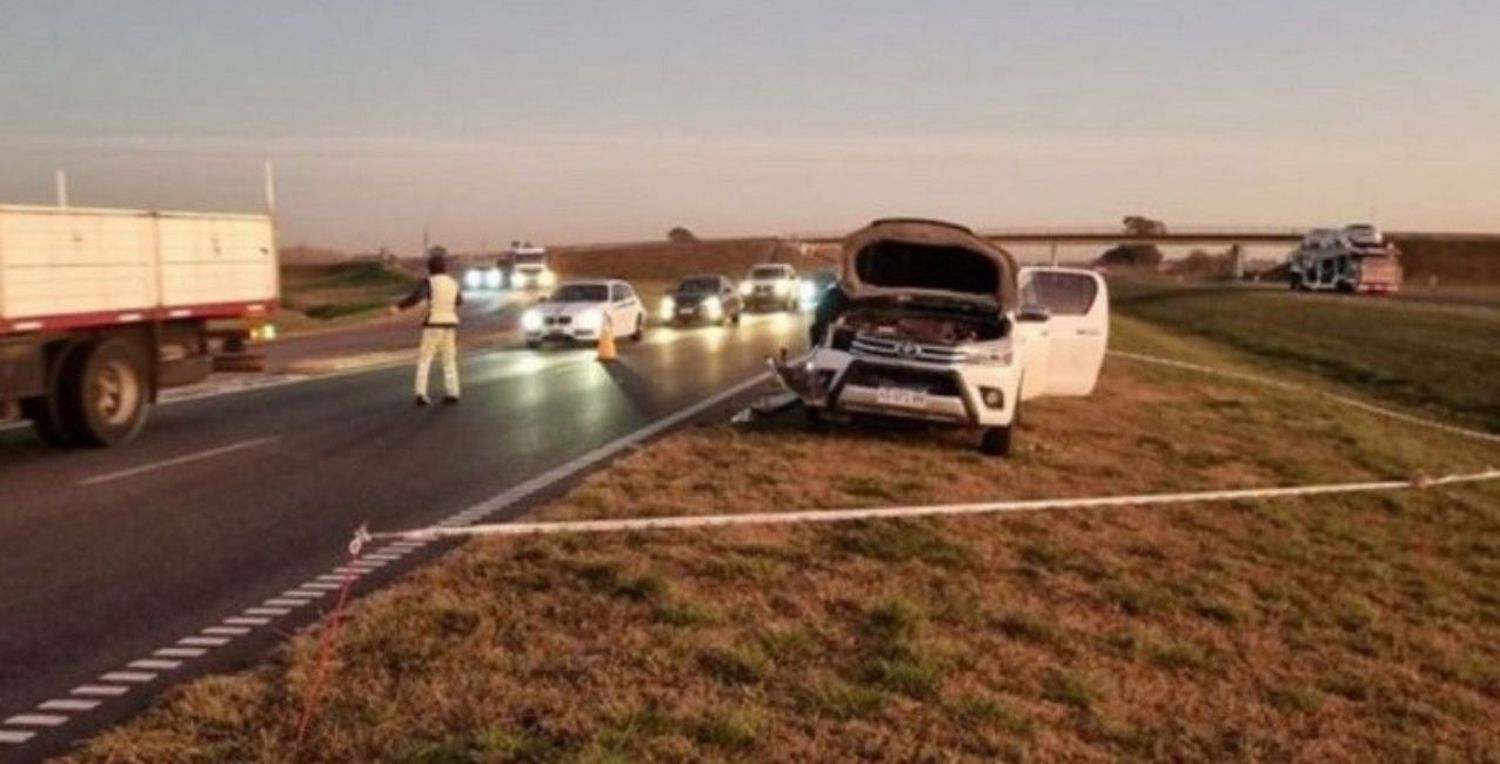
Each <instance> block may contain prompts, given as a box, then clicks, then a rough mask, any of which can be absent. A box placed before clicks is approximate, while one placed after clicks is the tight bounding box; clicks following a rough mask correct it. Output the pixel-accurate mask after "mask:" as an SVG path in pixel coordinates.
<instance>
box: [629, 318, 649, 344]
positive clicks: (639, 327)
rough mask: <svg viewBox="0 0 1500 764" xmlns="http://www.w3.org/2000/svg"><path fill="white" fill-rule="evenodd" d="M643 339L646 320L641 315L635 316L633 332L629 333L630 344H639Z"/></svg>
mask: <svg viewBox="0 0 1500 764" xmlns="http://www.w3.org/2000/svg"><path fill="white" fill-rule="evenodd" d="M645 337H646V318H645V316H643V315H640V314H636V317H635V331H633V332H631V333H630V341H631V342H640V341H641V340H642V339H644V338H645Z"/></svg>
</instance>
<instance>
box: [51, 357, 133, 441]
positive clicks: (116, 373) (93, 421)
mask: <svg viewBox="0 0 1500 764" xmlns="http://www.w3.org/2000/svg"><path fill="white" fill-rule="evenodd" d="M69 366H72V367H73V368H71V369H64V372H65V373H64V375H63V378H62V385H61V389H62V393H63V394H62V397H61V402H62V406H61V409H62V412H63V415H64V417H65V418H66V419H67V420H68V422H69V424H70V425H71V427H72V429H73V430H74V431H75V432H76V433H77V434H78V438H79V440H80V442H82V443H86V444H89V445H95V446H113V445H115V444H117V443H123V442H125V441H127V440H130V439H131V438H133V437H135V435H136V433H138V432H140V431H141V427H142V426H144V425H145V424H146V408H147V405H148V403H149V401H150V399H151V385H150V382H149V380H148V379H147V377H146V364H145V361H143V360H142V359H141V357H140V353H139V352H137V351H136V349H135V348H134V347H133V346H131V345H130V344H129V343H128V342H126V341H124V340H121V339H108V340H104V341H102V342H98V343H90V344H88V345H85V346H84V347H82V348H80V349H79V351H78V352H77V353H76V354H75V355H74V357H73V359H71V363H70V364H69Z"/></svg>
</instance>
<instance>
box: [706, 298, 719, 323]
mask: <svg viewBox="0 0 1500 764" xmlns="http://www.w3.org/2000/svg"><path fill="white" fill-rule="evenodd" d="M703 315H705V316H708V318H709V320H712V321H717V320H718V319H720V318H723V316H724V302H723V301H722V300H720V299H719V298H717V297H709V298H707V299H705V300H704V301H703Z"/></svg>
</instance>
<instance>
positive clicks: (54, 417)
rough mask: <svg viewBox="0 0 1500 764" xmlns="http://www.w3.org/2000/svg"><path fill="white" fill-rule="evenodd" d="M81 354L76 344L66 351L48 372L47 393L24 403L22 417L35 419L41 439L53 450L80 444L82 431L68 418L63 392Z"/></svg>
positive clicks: (32, 420) (38, 435) (62, 352)
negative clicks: (75, 360)
mask: <svg viewBox="0 0 1500 764" xmlns="http://www.w3.org/2000/svg"><path fill="white" fill-rule="evenodd" d="M78 351H79V346H78V345H76V344H75V345H68V346H67V347H65V348H63V349H62V351H61V352H60V353H58V354H57V357H56V358H54V359H52V362H51V364H50V365H49V367H48V369H47V394H46V395H44V396H42V397H40V398H28V399H26V400H24V401H22V402H21V414H22V415H23V416H25V417H26V418H27V419H30V420H31V425H32V428H33V429H34V430H36V434H37V437H38V438H41V440H42V442H43V443H46V444H47V445H49V446H52V447H53V448H72V447H73V446H76V445H78V442H79V437H78V431H77V430H76V429H75V428H74V427H73V426H72V425H71V424H70V421H69V418H68V417H67V416H64V411H63V409H64V401H63V393H62V381H63V379H64V375H65V374H67V373H69V369H68V367H69V366H70V365H73V359H74V358H75V357H77V356H78Z"/></svg>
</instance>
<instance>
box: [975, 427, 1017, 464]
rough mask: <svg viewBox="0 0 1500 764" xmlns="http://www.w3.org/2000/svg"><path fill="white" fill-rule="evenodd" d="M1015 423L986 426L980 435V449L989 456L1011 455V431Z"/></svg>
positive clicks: (1013, 429)
mask: <svg viewBox="0 0 1500 764" xmlns="http://www.w3.org/2000/svg"><path fill="white" fill-rule="evenodd" d="M1014 431H1015V425H1014V424H1012V425H1010V426H1007V427H986V428H984V432H983V433H982V434H980V436H979V450H980V451H981V452H983V453H985V454H987V455H989V456H1010V443H1011V433H1012V432H1014Z"/></svg>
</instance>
